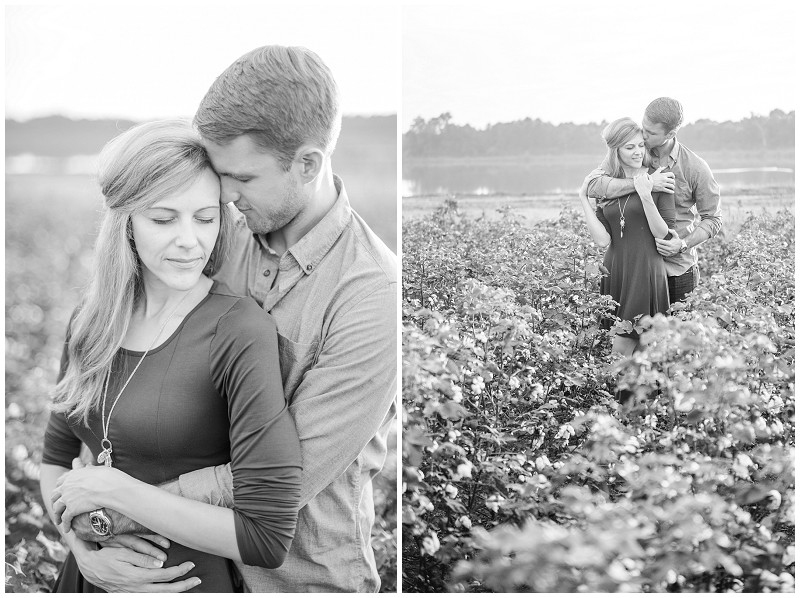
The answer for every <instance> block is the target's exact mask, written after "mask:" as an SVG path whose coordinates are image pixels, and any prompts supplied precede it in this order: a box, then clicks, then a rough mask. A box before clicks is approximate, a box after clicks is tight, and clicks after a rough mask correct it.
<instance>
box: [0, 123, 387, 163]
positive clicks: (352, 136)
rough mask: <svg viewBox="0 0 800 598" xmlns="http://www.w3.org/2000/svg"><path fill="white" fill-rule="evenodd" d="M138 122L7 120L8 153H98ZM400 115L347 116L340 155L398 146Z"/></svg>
mask: <svg viewBox="0 0 800 598" xmlns="http://www.w3.org/2000/svg"><path fill="white" fill-rule="evenodd" d="M135 124H137V123H136V122H134V121H132V120H122V119H97V120H90V119H79V120H73V119H71V118H66V117H64V116H47V117H43V118H34V119H32V120H29V121H25V122H19V121H16V120H12V119H6V155H7V156H16V155H20V154H34V155H37V156H53V157H63V156H74V155H81V154H84V155H94V154H97V153H99V152H100V150H101V149H102V148H103V146H104V145H105V144H106V143H107V142H108V141H109V140H111V139H112V138H114V137H116V136H117V135H118V134H119V133H121V132H122V131H125V130H127V129H129V128H130V127H132V126H133V125H135ZM396 139H397V117H396V116H395V115H394V114H392V115H388V116H345V117H344V118H343V119H342V133H341V135H340V138H339V144H338V147H337V153H338V154H343V153H347V154H354V153H355V154H359V153H364V152H374V151H375V149H376V148H377V147H379V146H380V147H386V146H388V147H390V148H391V150H392V154H393V153H394V148H395V147H396V145H397V142H396Z"/></svg>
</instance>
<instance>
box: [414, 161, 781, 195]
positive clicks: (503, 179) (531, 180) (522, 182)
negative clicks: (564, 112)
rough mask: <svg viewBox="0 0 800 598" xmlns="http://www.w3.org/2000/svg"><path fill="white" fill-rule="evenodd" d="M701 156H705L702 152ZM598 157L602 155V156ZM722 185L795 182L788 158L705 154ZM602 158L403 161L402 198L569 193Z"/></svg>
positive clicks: (575, 188) (743, 186)
mask: <svg viewBox="0 0 800 598" xmlns="http://www.w3.org/2000/svg"><path fill="white" fill-rule="evenodd" d="M704 157H705V156H704ZM601 158H602V157H601ZM705 159H706V160H707V161H708V163H709V165H710V166H711V168H712V170H713V172H714V177H715V178H716V180H717V182H718V183H719V184H720V187H721V188H722V189H726V188H727V189H747V188H763V187H775V186H779V187H793V186H794V168H793V167H792V166H793V161H794V160H793V158H792V161H791V162H788V163H787V161H786V160H780V165H779V166H776V165H774V164H772V163H760V162H759V160H758V159H755V160H754V159H753V158H752V157H751V158H750V159H749V160H750V163H749V164H748V163H745V164H742V160H741V158H738V159H737V157H730V156H728V157H727V158H726V159H725V160H717V161H716V162H715V161H713V160H712V159H710V158H709V157H705ZM599 162H600V159H599V158H598V159H597V160H592V159H588V160H578V159H572V158H569V157H568V158H565V159H564V160H563V161H561V162H554V163H552V164H543V163H538V164H537V163H533V160H532V161H531V162H528V163H525V162H523V161H522V160H513V161H508V162H498V163H495V164H467V163H462V164H432V165H425V164H419V165H418V164H404V165H403V188H402V194H403V197H410V196H414V195H446V194H453V195H459V194H465V195H467V194H468V195H493V194H509V195H538V194H550V193H573V192H575V191H577V190H578V188H579V187H580V185H581V182H582V181H583V178H584V177H585V176H586V175H587V174H588V173H589V171H591V170H592V169H593V168H596V167H597V165H598V164H599Z"/></svg>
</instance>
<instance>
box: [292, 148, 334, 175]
mask: <svg viewBox="0 0 800 598" xmlns="http://www.w3.org/2000/svg"><path fill="white" fill-rule="evenodd" d="M326 159H327V158H326V156H325V153H324V152H323V151H322V150H321V149H319V148H318V147H315V146H313V145H305V146H303V147H301V148H300V149H299V150H297V157H296V158H295V162H296V163H297V164H298V165H299V167H300V172H299V174H300V178H301V179H302V181H303V184H308V183H311V182H313V181H314V179H316V178H317V176H319V173H321V172H322V168H323V166H324V165H325V160H326Z"/></svg>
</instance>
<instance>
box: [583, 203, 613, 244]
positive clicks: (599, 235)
mask: <svg viewBox="0 0 800 598" xmlns="http://www.w3.org/2000/svg"><path fill="white" fill-rule="evenodd" d="M581 207H583V215H584V216H585V218H586V226H587V228H588V229H589V234H590V235H592V239H593V240H594V242H595V243H597V244H598V245H599V246H600V247H606V246H608V244H609V243H611V235H609V234H608V231H607V230H606V227H605V226H603V223H602V222H600V220H598V218H597V215H596V214H595V213H594V210H592V207H591V206H590V205H589V200H588V198H583V197H581Z"/></svg>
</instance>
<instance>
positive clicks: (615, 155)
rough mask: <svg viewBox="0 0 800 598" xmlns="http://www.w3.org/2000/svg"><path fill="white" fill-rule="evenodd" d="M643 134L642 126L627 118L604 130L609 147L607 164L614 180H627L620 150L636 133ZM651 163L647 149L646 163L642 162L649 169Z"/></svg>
mask: <svg viewBox="0 0 800 598" xmlns="http://www.w3.org/2000/svg"><path fill="white" fill-rule="evenodd" d="M641 132H642V127H641V125H640V124H639V123H637V122H636V121H635V120H633V119H632V118H628V117H627V116H624V117H622V118H618V119H617V120H615V121H613V122H611V123H609V124H608V125H607V126H606V128H605V129H603V133H602V137H603V141H605V142H606V145H607V146H608V153H607V154H606V163H607V164H608V167H609V171H610V172H609V174H610V175H611V177H612V178H615V179H623V178H625V171H624V170H623V169H622V162H620V159H619V148H621V147H622V146H623V145H625V144H626V143H627V142H628V140H629V139H630V138H631V137H633V136H634V135H636V133H641ZM650 163H651V159H650V152H649V151H647V149H646V148H645V150H644V161H643V162H642V165H643V166H647V167H649V166H650Z"/></svg>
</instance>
